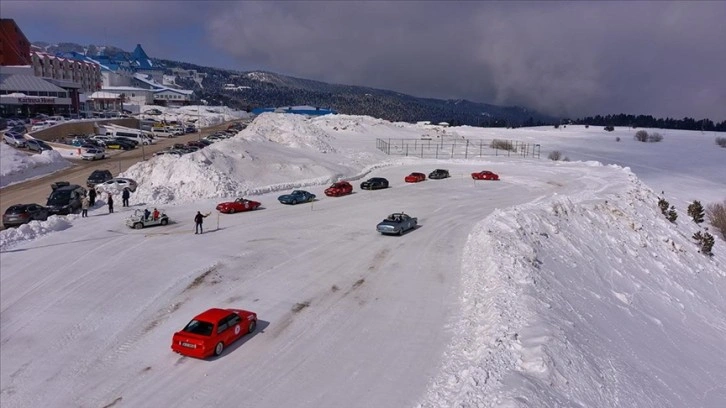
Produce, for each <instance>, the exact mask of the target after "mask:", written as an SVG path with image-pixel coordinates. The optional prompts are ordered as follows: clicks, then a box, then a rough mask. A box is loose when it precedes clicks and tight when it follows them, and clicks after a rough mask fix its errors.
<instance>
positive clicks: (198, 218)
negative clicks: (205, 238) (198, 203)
mask: <svg viewBox="0 0 726 408" xmlns="http://www.w3.org/2000/svg"><path fill="white" fill-rule="evenodd" d="M208 215H209V213H206V214H202V213H201V211H197V215H195V216H194V224H195V227H194V233H195V234H203V233H204V230H203V229H202V223H203V222H204V219H205V218H207V216H208Z"/></svg>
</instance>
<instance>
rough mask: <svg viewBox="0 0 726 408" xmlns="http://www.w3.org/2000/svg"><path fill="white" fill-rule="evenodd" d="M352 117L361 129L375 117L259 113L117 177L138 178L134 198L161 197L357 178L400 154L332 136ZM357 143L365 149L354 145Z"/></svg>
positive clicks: (198, 196)
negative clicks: (201, 143)
mask: <svg viewBox="0 0 726 408" xmlns="http://www.w3.org/2000/svg"><path fill="white" fill-rule="evenodd" d="M351 123H355V127H356V128H357V129H360V130H361V134H360V135H363V134H364V132H366V131H367V129H369V128H370V127H371V126H378V125H379V124H380V121H379V120H377V119H373V118H369V117H363V116H361V117H352V116H343V117H340V118H338V120H337V121H336V120H331V119H327V120H318V118H314V119H307V118H304V117H302V116H297V115H289V114H274V113H266V114H263V115H260V116H259V117H257V118H256V119H255V121H254V122H253V123H252V124H251V125H250V126H249V127H248V128H247V129H245V130H243V131H242V132H240V133H238V134H237V136H235V137H233V138H231V139H227V140H224V141H220V142H217V143H215V144H213V145H211V146H209V147H207V148H204V149H202V150H200V151H197V152H195V153H192V154H187V155H184V156H182V157H180V158H173V157H170V156H159V157H155V158H154V159H152V160H149V161H147V162H141V163H138V164H136V165H134V166H132V167H131V168H129V169H128V170H127V171H126V172H124V173H123V175H122V176H123V177H129V178H132V179H134V180H136V181H137V183H138V184H139V188H138V190H137V191H136V193H135V200H139V201H144V202H147V203H156V204H164V203H169V202H171V201H175V202H185V201H191V200H195V199H201V198H214V197H234V196H242V195H250V194H262V193H266V192H270V191H282V190H288V189H292V188H297V187H304V186H311V185H319V184H325V183H329V182H332V181H336V180H338V179H340V178H343V177H345V178H347V179H356V178H359V177H362V176H363V175H364V174H366V173H367V172H369V171H370V170H371V169H372V168H375V167H379V166H384V165H386V164H387V163H390V162H391V161H390V160H394V161H398V162H400V161H402V159H401V158H393V159H391V158H389V157H388V156H385V155H384V154H383V153H380V154H378V153H376V152H371V149H370V146H375V145H374V144H373V143H375V142H374V141H373V140H372V139H371V136H368V137H366V138H364V139H363V140H356V139H355V137H354V136H355V135H352V136H353V137H351V135H350V134H348V135H346V137H345V138H342V140H339V139H338V138H337V137H336V134H335V133H336V130H335V128H338V129H340V128H342V127H343V126H344V124H349V125H350V124H351ZM391 126H393V125H392V124H391ZM351 139H352V141H351ZM356 143H359V144H360V143H363V144H365V145H366V146H367V148H366V149H359V148H356V146H358V145H356Z"/></svg>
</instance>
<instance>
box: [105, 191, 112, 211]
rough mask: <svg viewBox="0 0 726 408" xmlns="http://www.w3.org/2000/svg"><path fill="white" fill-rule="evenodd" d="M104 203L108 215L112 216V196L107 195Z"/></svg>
mask: <svg viewBox="0 0 726 408" xmlns="http://www.w3.org/2000/svg"><path fill="white" fill-rule="evenodd" d="M106 202H107V203H108V213H109V214H113V196H112V195H111V194H109V195H108V198H107V199H106Z"/></svg>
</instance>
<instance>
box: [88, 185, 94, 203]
mask: <svg viewBox="0 0 726 408" xmlns="http://www.w3.org/2000/svg"><path fill="white" fill-rule="evenodd" d="M88 200H89V207H93V206H94V205H96V188H95V187H93V188H91V190H90V191H89V192H88Z"/></svg>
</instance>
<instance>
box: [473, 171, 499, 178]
mask: <svg viewBox="0 0 726 408" xmlns="http://www.w3.org/2000/svg"><path fill="white" fill-rule="evenodd" d="M471 178H473V179H474V180H499V175H498V174H497V173H493V172H491V171H489V170H483V171H480V172H478V173H471Z"/></svg>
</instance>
